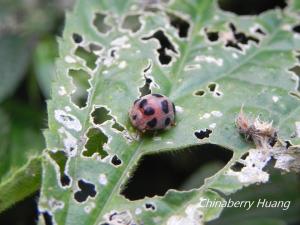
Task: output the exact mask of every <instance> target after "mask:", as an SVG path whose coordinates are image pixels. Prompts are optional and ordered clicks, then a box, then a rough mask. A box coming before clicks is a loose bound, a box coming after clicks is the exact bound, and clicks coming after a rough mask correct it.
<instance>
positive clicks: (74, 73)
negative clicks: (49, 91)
mask: <svg viewBox="0 0 300 225" xmlns="http://www.w3.org/2000/svg"><path fill="white" fill-rule="evenodd" d="M69 76H70V77H72V78H73V83H74V85H75V86H76V89H75V92H73V93H72V95H71V99H72V102H74V104H76V105H77V106H78V107H80V108H82V107H85V106H86V103H87V99H88V91H87V90H88V89H89V88H90V84H89V81H88V80H89V78H90V75H89V74H88V73H87V72H86V71H84V70H69Z"/></svg>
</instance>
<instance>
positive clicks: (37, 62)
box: [33, 38, 58, 98]
mask: <svg viewBox="0 0 300 225" xmlns="http://www.w3.org/2000/svg"><path fill="white" fill-rule="evenodd" d="M57 51H58V50H57V46H56V43H55V41H54V40H52V39H50V38H47V39H45V40H42V41H41V42H40V43H39V44H38V45H37V48H36V50H35V54H34V60H33V63H34V65H33V66H34V70H35V75H36V78H37V80H38V83H39V86H40V88H41V90H42V91H43V94H44V95H45V97H47V98H49V97H50V89H51V82H52V78H53V76H54V73H55V65H54V61H55V58H56V57H57Z"/></svg>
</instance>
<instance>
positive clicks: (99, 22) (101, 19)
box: [93, 13, 111, 34]
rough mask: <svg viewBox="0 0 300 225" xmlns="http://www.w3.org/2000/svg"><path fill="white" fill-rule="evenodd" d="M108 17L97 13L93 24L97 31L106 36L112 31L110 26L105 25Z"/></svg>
mask: <svg viewBox="0 0 300 225" xmlns="http://www.w3.org/2000/svg"><path fill="white" fill-rule="evenodd" d="M106 16H107V15H105V14H102V13H96V14H95V18H94V21H93V24H94V26H95V27H96V29H97V30H98V31H99V32H100V33H103V34H106V33H107V32H109V31H110V30H111V26H109V25H107V24H106V23H105V18H106Z"/></svg>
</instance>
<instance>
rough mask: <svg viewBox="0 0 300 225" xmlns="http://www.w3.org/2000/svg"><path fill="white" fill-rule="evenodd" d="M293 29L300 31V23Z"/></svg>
mask: <svg viewBox="0 0 300 225" xmlns="http://www.w3.org/2000/svg"><path fill="white" fill-rule="evenodd" d="M293 31H294V32H296V33H300V25H297V26H294V27H293Z"/></svg>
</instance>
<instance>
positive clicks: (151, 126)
mask: <svg viewBox="0 0 300 225" xmlns="http://www.w3.org/2000/svg"><path fill="white" fill-rule="evenodd" d="M156 124H157V119H156V118H153V119H152V120H150V121H148V122H147V125H148V126H149V127H150V128H154V127H155V126H156Z"/></svg>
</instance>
